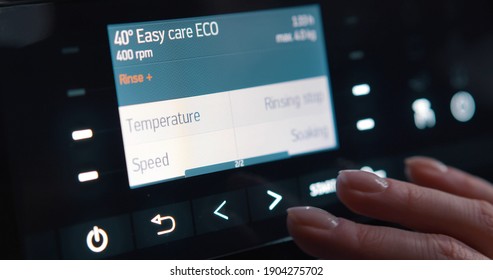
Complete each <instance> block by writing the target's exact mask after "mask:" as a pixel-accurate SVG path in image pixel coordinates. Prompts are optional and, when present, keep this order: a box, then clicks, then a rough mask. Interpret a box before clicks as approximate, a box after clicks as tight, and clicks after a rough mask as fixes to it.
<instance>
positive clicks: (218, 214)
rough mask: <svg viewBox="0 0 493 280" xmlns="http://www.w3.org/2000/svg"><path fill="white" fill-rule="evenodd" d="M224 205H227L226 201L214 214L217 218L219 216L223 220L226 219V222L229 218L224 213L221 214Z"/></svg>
mask: <svg viewBox="0 0 493 280" xmlns="http://www.w3.org/2000/svg"><path fill="white" fill-rule="evenodd" d="M224 205H226V200H225V201H223V202H222V203H221V205H219V207H217V208H216V210H214V214H215V215H217V216H219V217H221V218H223V219H225V220H229V217H228V216H226V215H224V214H223V213H219V211H220V210H221V208H223V206H224Z"/></svg>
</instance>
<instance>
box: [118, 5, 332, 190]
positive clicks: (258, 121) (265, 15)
mask: <svg viewBox="0 0 493 280" xmlns="http://www.w3.org/2000/svg"><path fill="white" fill-rule="evenodd" d="M108 36H109V42H110V49H111V56H112V63H113V71H114V81H115V85H116V93H117V99H118V106H119V115H120V125H121V131H122V136H123V143H124V150H125V158H126V168H127V172H128V180H129V185H130V188H139V187H143V186H148V185H153V184H156V183H158V182H165V181H170V180H175V179H180V178H186V177H192V176H197V175H203V174H208V173H212V172H217V171H222V170H227V169H233V168H240V167H244V166H249V165H255V164H259V163H264V162H270V161H276V160H282V159H286V158H289V157H292V156H297V155H301V154H308V153H314V152H318V151H322V150H330V149H336V148H337V146H338V141H337V132H336V124H335V118H334V112H333V104H332V93H331V87H330V79H329V70H328V66H327V57H326V53H325V50H326V48H325V43H324V32H323V30H322V19H321V13H320V8H319V6H317V5H309V6H299V7H292V8H282V9H274V10H265V11H256V12H246V13H236V14H226V15H217V16H207V17H197V18H186V19H175V20H163V21H153V22H140V23H125V24H111V25H108Z"/></svg>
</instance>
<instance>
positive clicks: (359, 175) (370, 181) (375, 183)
mask: <svg viewBox="0 0 493 280" xmlns="http://www.w3.org/2000/svg"><path fill="white" fill-rule="evenodd" d="M388 186H389V183H388V182H387V180H385V179H383V178H380V177H378V176H377V175H375V174H373V173H370V172H366V171H360V170H342V171H340V172H339V176H337V188H340V187H342V188H350V189H353V190H356V191H360V192H367V193H378V192H383V191H384V190H386V189H387V188H388Z"/></svg>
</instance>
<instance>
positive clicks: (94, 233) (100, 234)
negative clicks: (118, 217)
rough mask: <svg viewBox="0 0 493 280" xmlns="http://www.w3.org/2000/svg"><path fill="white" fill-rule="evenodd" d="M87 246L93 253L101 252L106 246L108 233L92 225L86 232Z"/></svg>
mask: <svg viewBox="0 0 493 280" xmlns="http://www.w3.org/2000/svg"><path fill="white" fill-rule="evenodd" d="M86 243H87V247H88V248H89V250H91V251H93V252H94V253H101V252H102V251H104V250H105V249H106V247H108V234H106V231H104V230H103V229H102V228H99V227H97V226H94V227H93V228H92V230H91V231H90V232H89V233H88V234H87V238H86Z"/></svg>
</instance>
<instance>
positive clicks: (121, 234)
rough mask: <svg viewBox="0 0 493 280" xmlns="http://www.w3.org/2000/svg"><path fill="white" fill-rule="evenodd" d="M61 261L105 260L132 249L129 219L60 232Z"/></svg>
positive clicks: (106, 220)
mask: <svg viewBox="0 0 493 280" xmlns="http://www.w3.org/2000/svg"><path fill="white" fill-rule="evenodd" d="M60 245H61V251H62V257H63V258H64V259H104V258H108V257H111V256H117V255H120V254H124V253H127V252H129V251H132V250H133V249H134V241H133V232H132V225H131V222H130V216H129V215H128V214H127V215H121V216H114V217H108V218H104V219H98V220H93V221H90V222H87V223H82V224H78V225H73V226H69V227H66V228H62V229H60Z"/></svg>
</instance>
